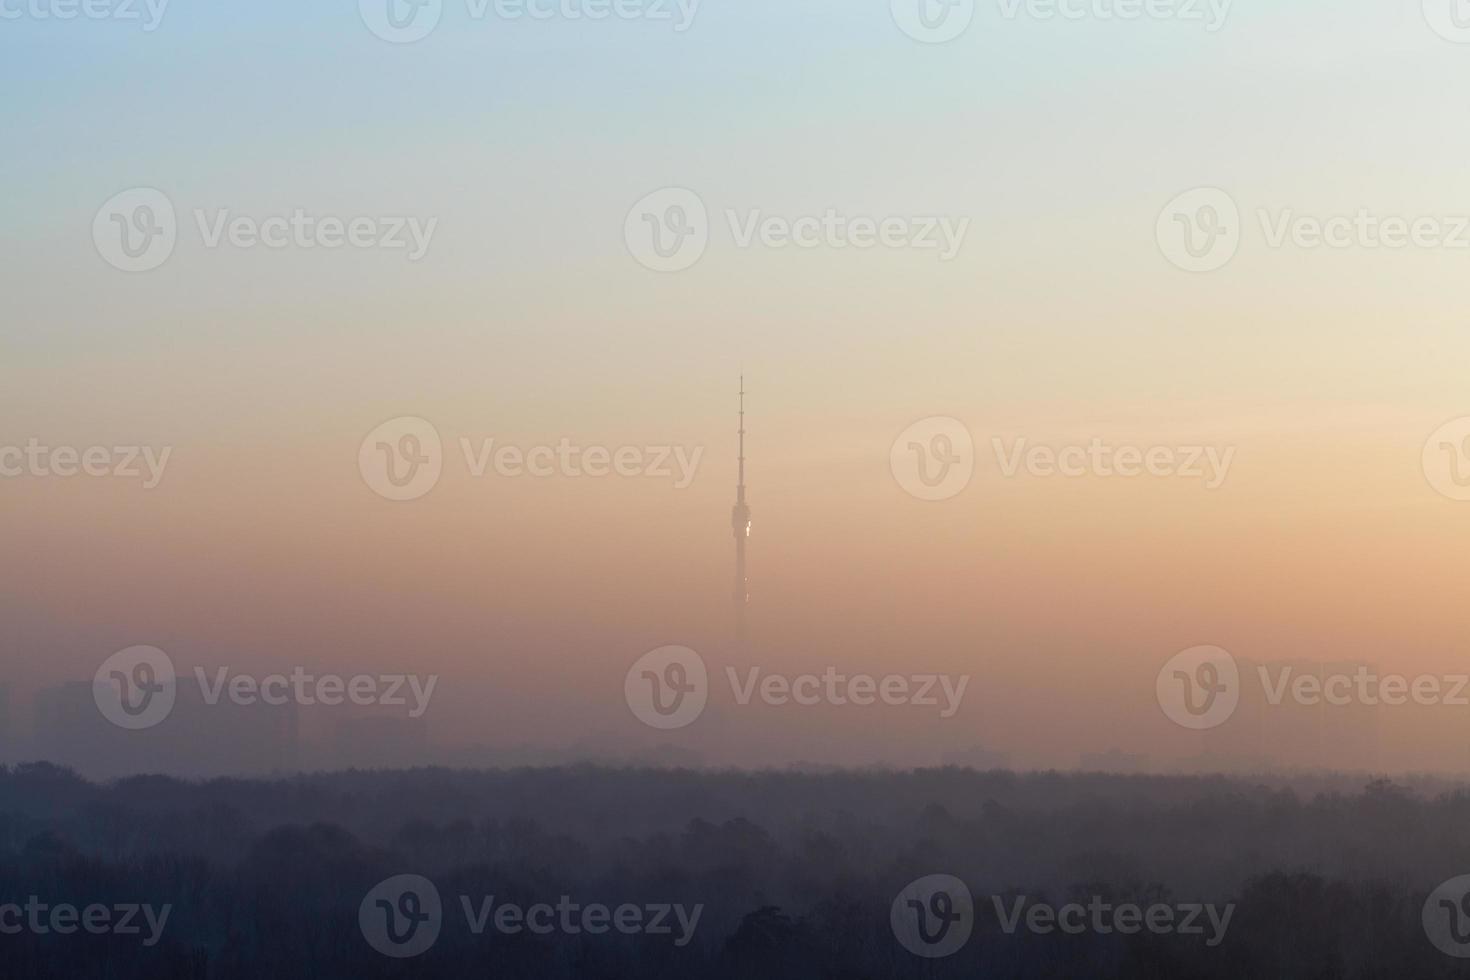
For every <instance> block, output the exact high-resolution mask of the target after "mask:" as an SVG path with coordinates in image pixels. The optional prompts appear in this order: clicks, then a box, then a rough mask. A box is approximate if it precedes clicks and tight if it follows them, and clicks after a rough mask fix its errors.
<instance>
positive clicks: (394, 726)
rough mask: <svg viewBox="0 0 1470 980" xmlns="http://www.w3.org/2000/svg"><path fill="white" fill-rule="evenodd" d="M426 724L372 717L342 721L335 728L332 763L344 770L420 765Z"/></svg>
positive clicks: (417, 720) (424, 754) (426, 736)
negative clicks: (334, 748)
mask: <svg viewBox="0 0 1470 980" xmlns="http://www.w3.org/2000/svg"><path fill="white" fill-rule="evenodd" d="M428 741H429V723H428V720H427V719H424V718H404V717H400V716H396V715H374V716H368V717H359V718H344V719H342V720H341V721H339V722H337V726H336V753H335V755H336V758H335V760H334V761H335V764H336V765H337V766H338V767H340V768H343V769H399V768H409V767H413V766H419V765H423V763H424V759H425V758H426V757H427V748H428Z"/></svg>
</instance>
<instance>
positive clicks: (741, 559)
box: [730, 371, 750, 644]
mask: <svg viewBox="0 0 1470 980" xmlns="http://www.w3.org/2000/svg"><path fill="white" fill-rule="evenodd" d="M737 463H738V470H739V477H738V478H737V482H736V484H735V508H734V511H733V512H732V513H731V517H730V525H731V527H732V529H733V530H734V532H735V595H734V599H735V638H736V640H738V641H739V642H740V643H742V644H743V643H744V642H745V635H746V623H745V613H746V609H747V607H748V606H749V605H750V588H749V582H748V581H747V579H746V575H745V542H746V539H748V538H749V537H750V506H749V505H748V504H747V503H746V502H745V373H744V372H743V371H742V372H741V374H740V429H739V450H738V456H737Z"/></svg>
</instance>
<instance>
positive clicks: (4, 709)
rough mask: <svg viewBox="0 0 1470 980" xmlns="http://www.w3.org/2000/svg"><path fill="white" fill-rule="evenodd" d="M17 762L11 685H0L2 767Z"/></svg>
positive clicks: (0, 756)
mask: <svg viewBox="0 0 1470 980" xmlns="http://www.w3.org/2000/svg"><path fill="white" fill-rule="evenodd" d="M15 760H16V751H15V723H14V721H13V720H12V718H11V714H10V685H9V684H0V765H3V764H5V763H7V762H14V761H15Z"/></svg>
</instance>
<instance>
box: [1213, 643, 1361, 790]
mask: <svg viewBox="0 0 1470 980" xmlns="http://www.w3.org/2000/svg"><path fill="white" fill-rule="evenodd" d="M1238 663H1239V666H1240V687H1241V694H1240V703H1239V705H1238V706H1237V708H1236V710H1235V713H1234V715H1233V716H1232V717H1231V718H1230V720H1229V721H1228V722H1226V723H1225V724H1224V725H1222V726H1220V727H1219V728H1218V729H1215V730H1213V731H1208V732H1205V733H1203V734H1204V739H1203V741H1204V747H1205V754H1206V755H1207V756H1209V757H1210V758H1211V759H1213V760H1215V761H1216V762H1219V763H1223V764H1224V765H1223V766H1217V768H1225V769H1230V770H1237V771H1239V770H1251V769H1255V770H1262V769H1339V770H1369V771H1371V770H1376V769H1378V768H1379V767H1380V766H1381V764H1382V709H1381V707H1380V706H1379V705H1376V704H1368V703H1366V702H1365V701H1364V700H1363V699H1362V698H1361V697H1359V696H1358V693H1357V688H1356V686H1355V685H1353V686H1350V687H1347V688H1341V687H1339V694H1340V693H1341V692H1342V691H1345V692H1346V696H1338V697H1337V700H1340V701H1344V702H1345V703H1341V704H1333V703H1331V701H1330V700H1329V699H1328V698H1327V697H1326V696H1325V695H1324V694H1323V693H1322V689H1323V687H1325V686H1326V685H1327V684H1328V681H1329V680H1330V679H1331V678H1334V677H1348V678H1353V677H1355V676H1356V675H1357V673H1358V672H1359V670H1366V671H1368V672H1370V673H1374V674H1376V673H1377V670H1376V668H1375V667H1374V666H1373V665H1371V664H1366V663H1361V662H1357V661H1333V662H1326V661H1310V660H1278V661H1272V662H1269V663H1256V662H1253V661H1250V660H1245V659H1240V660H1239V661H1238ZM1263 672H1264V675H1265V676H1264V677H1263V676H1262V674H1263ZM1304 677H1310V678H1314V679H1315V683H1316V692H1317V693H1316V694H1315V696H1312V697H1309V698H1306V699H1301V698H1298V697H1297V696H1296V694H1295V689H1294V685H1295V684H1296V683H1297V682H1298V681H1299V679H1300V678H1304Z"/></svg>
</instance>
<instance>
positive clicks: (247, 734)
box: [30, 676, 299, 778]
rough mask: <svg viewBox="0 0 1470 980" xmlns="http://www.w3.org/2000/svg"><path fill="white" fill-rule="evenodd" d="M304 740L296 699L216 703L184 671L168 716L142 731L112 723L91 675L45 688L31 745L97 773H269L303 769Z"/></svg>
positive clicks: (46, 756) (40, 753) (37, 752)
mask: <svg viewBox="0 0 1470 980" xmlns="http://www.w3.org/2000/svg"><path fill="white" fill-rule="evenodd" d="M298 742H299V730H298V722H297V708H296V705H295V704H294V703H288V704H284V705H271V704H266V703H264V702H259V701H257V702H256V703H253V704H244V703H237V702H236V701H233V700H231V698H230V697H229V695H228V693H222V694H221V696H220V697H219V698H218V699H217V700H216V702H215V703H214V704H210V703H209V702H208V701H207V700H206V698H205V696H204V692H203V690H202V689H201V688H200V686H199V684H198V682H197V681H196V680H195V679H194V678H193V677H192V676H184V677H180V678H179V681H178V695H177V699H176V701H175V703H174V707H173V710H172V711H171V712H170V713H169V715H168V717H167V718H166V719H164V720H163V721H162V722H160V723H159V724H158V725H156V726H155V727H152V728H147V729H143V730H140V731H128V730H125V729H122V728H119V727H117V726H116V725H113V724H112V723H110V722H109V721H107V719H106V718H104V717H103V715H102V713H101V711H100V710H99V709H98V707H97V702H96V699H95V698H94V695H93V689H92V683H91V682H89V681H71V682H68V683H65V684H60V685H57V686H54V687H48V688H43V689H41V690H40V691H38V692H37V693H36V698H35V724H34V740H33V744H32V745H31V747H30V748H31V754H32V755H34V756H35V757H36V758H37V759H42V760H45V761H47V762H54V763H56V764H58V765H64V766H68V767H70V768H72V769H75V770H77V771H78V772H80V773H82V774H83V775H85V776H89V777H92V778H114V777H118V776H128V775H137V774H140V773H167V774H170V775H178V776H214V775H265V774H269V773H276V772H291V771H295V770H296V769H297V767H298V758H299V745H298Z"/></svg>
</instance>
